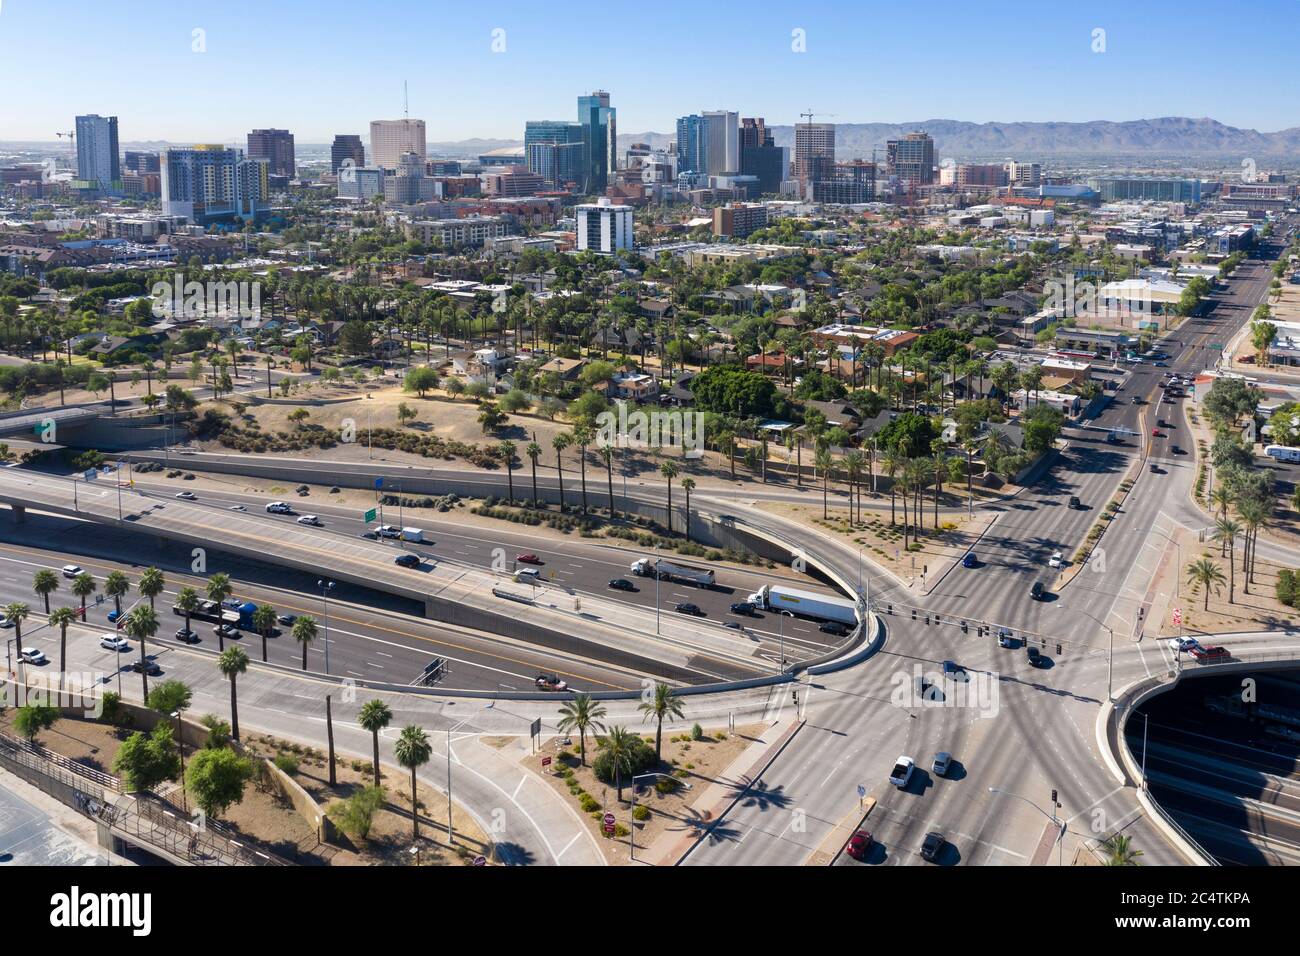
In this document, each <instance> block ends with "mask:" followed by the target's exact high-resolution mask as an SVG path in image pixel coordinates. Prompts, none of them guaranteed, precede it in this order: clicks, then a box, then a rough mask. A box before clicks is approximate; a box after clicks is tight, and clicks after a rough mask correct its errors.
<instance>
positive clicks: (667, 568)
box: [630, 558, 714, 588]
mask: <svg viewBox="0 0 1300 956" xmlns="http://www.w3.org/2000/svg"><path fill="white" fill-rule="evenodd" d="M630 570H631V572H632V573H633V574H635V575H638V576H639V577H643V578H652V577H654V576H655V575H656V574H658V576H659V580H661V581H668V580H676V581H686V582H688V583H689V584H694V585H695V586H696V587H700V588H711V587H713V581H714V577H713V570H712V569H711V568H692V567H688V566H687V565H684V564H673V563H672V562H671V561H665V560H664V559H663V558H659V559H658V560H655V561H651V560H650V559H649V558H640V559H639V560H636V561H633V562H632V567H631V568H630Z"/></svg>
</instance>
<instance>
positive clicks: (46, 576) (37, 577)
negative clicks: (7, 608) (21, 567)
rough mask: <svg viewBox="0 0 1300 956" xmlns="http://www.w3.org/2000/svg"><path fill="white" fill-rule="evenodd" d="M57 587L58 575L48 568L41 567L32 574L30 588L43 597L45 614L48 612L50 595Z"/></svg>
mask: <svg viewBox="0 0 1300 956" xmlns="http://www.w3.org/2000/svg"><path fill="white" fill-rule="evenodd" d="M58 589H59V576H58V575H57V574H55V573H54V572H53V571H51V570H50V569H49V568H41V569H40V570H39V571H37V572H36V573H35V574H33V575H32V590H33V591H35V592H36V594H37V596H38V597H42V598H44V599H45V615H46V617H48V616H49V614H50V595H51V594H53V593H54V592H55V591H57V590H58Z"/></svg>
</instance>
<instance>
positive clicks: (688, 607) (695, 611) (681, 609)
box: [676, 601, 704, 617]
mask: <svg viewBox="0 0 1300 956" xmlns="http://www.w3.org/2000/svg"><path fill="white" fill-rule="evenodd" d="M676 611H677V613H678V614H689V615H691V616H692V617H704V612H703V611H701V610H700V606H699V605H698V604H692V603H690V602H689V601H683V602H682V603H681V604H679V605H677V607H676Z"/></svg>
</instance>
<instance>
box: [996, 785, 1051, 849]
mask: <svg viewBox="0 0 1300 956" xmlns="http://www.w3.org/2000/svg"><path fill="white" fill-rule="evenodd" d="M989 793H992V794H995V795H999V796H1004V797H1015V798H1016V799H1017V800H1020V801H1022V802H1023V803H1027V804H1029V805H1030V806H1031V807H1033V808H1034V809H1035V810H1037V811H1038V812H1039V813H1041V814H1042V815H1043V816H1045V817H1047V818H1048V819H1049V820H1051V821H1052V823H1053V824H1054V825H1056V826H1059V827H1060V830H1059V831H1058V832H1057V834H1056V865H1057V866H1061V865H1062V861H1061V856H1062V854H1063V853H1064V852H1065V851H1064V847H1063V841H1064V840H1065V830H1066V827H1067V826H1068V824H1067V822H1066V821H1065V820H1057V819H1056V808H1057V807H1058V806H1060V804H1058V803H1057V802H1056V791H1055V790H1053V791H1052V812H1051V813H1048V812H1047V811H1046V810H1044V809H1043V808H1042V807H1040V806H1039V805H1038V804H1036V803H1034V801H1032V800H1030V799H1029V798H1028V797H1022V796H1021V795H1020V794H1018V793H1012V792H1011V791H1010V790H1002V789H1000V788H998V787H989Z"/></svg>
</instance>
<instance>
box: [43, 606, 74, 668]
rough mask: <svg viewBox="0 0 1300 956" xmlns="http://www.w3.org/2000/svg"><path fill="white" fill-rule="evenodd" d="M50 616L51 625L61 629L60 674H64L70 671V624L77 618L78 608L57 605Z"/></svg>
mask: <svg viewBox="0 0 1300 956" xmlns="http://www.w3.org/2000/svg"><path fill="white" fill-rule="evenodd" d="M49 618H50V627H57V628H58V629H59V674H60V675H63V674H66V673H67V671H68V625H69V624H71V623H72V622H73V621H75V620H76V619H77V610H76V608H71V607H56V608H55V609H54V610H53V611H51V612H50V614H49ZM60 679H62V678H61V677H60Z"/></svg>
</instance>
